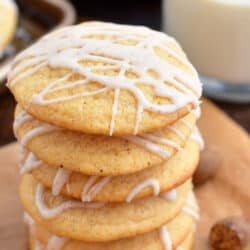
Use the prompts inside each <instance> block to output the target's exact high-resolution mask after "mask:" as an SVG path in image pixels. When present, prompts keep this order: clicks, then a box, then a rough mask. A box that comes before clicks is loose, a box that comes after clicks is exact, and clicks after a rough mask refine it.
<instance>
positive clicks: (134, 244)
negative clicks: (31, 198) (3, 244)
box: [29, 212, 194, 250]
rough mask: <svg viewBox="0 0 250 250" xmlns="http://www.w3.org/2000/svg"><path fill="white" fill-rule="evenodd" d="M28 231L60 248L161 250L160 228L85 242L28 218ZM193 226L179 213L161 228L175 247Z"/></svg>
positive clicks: (39, 239) (70, 249) (190, 221)
mask: <svg viewBox="0 0 250 250" xmlns="http://www.w3.org/2000/svg"><path fill="white" fill-rule="evenodd" d="M30 220H31V222H30V225H29V231H30V236H31V237H34V238H36V239H37V240H38V241H40V242H41V243H42V244H43V245H44V246H47V247H48V246H50V247H52V246H56V244H58V245H61V248H60V250H123V249H129V250H138V249H143V250H162V249H163V240H162V238H161V232H160V231H161V229H157V230H154V231H152V232H149V233H146V234H143V235H138V236H135V237H131V238H127V239H123V240H116V241H111V242H105V243H86V242H83V241H77V240H70V239H67V238H63V237H58V236H55V235H52V234H51V233H50V232H49V231H47V230H46V229H45V228H44V227H42V226H41V225H39V224H37V223H34V221H32V219H30ZM193 226H194V222H193V219H192V218H191V217H190V216H188V215H186V214H185V213H183V212H182V213H180V214H179V215H178V216H177V217H176V218H175V219H174V220H172V221H171V222H169V223H168V224H167V225H166V226H163V228H166V229H167V231H166V232H167V233H168V235H169V238H170V239H171V243H172V247H173V249H175V248H176V247H178V246H179V245H182V244H183V243H184V241H185V240H186V239H187V238H188V237H189V235H190V234H192V228H193Z"/></svg>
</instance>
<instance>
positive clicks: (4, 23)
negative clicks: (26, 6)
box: [0, 0, 17, 56]
mask: <svg viewBox="0 0 250 250" xmlns="http://www.w3.org/2000/svg"><path fill="white" fill-rule="evenodd" d="M0 17H1V18H0V34H1V35H0V56H1V53H2V52H3V49H4V48H6V47H7V46H8V45H9V43H10V41H11V40H12V38H13V36H14V34H15V31H16V25H17V7H16V5H15V3H14V1H12V0H1V1H0Z"/></svg>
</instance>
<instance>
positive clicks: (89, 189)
mask: <svg viewBox="0 0 250 250" xmlns="http://www.w3.org/2000/svg"><path fill="white" fill-rule="evenodd" d="M110 179H111V176H106V177H98V176H91V177H89V179H88V181H87V182H86V184H85V185H84V188H83V191H82V195H81V199H82V201H83V202H91V201H92V200H93V199H94V197H95V196H96V194H97V193H98V192H99V191H100V190H101V189H102V188H103V187H104V186H105V185H106V184H107V183H108V182H109V181H110ZM97 180H98V181H97ZM96 181H97V182H96Z"/></svg>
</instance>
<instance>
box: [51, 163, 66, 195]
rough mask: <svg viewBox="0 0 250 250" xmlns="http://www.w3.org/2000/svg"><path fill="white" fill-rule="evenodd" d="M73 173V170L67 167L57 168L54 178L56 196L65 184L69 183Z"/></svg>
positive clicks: (53, 190) (53, 186)
mask: <svg viewBox="0 0 250 250" xmlns="http://www.w3.org/2000/svg"><path fill="white" fill-rule="evenodd" d="M70 175H71V171H69V170H67V169H65V168H59V169H58V170H57V173H56V176H55V178H54V180H53V184H52V194H53V195H54V196H57V195H59V194H60V192H61V190H62V188H63V186H64V184H66V183H67V181H68V179H69V177H70Z"/></svg>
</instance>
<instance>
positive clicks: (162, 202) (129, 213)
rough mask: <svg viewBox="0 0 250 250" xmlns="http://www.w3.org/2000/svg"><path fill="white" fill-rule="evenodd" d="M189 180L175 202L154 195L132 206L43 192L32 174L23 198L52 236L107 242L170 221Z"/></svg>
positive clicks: (182, 201)
mask: <svg viewBox="0 0 250 250" xmlns="http://www.w3.org/2000/svg"><path fill="white" fill-rule="evenodd" d="M190 190H191V184H190V181H187V182H186V183H185V184H183V185H182V186H180V187H179V188H178V189H177V196H176V199H175V200H170V199H169V197H165V196H162V195H160V196H155V197H148V198H144V199H140V200H137V201H133V202H131V203H126V202H124V203H100V202H99V203H98V202H89V203H82V202H79V201H76V200H74V201H73V200H69V199H67V198H65V197H63V196H56V197H55V196H53V195H52V194H51V192H50V191H49V190H44V188H43V186H42V185H41V184H39V183H38V182H37V181H36V180H35V179H34V178H33V177H32V175H30V174H26V175H24V176H23V177H22V178H21V185H20V198H21V202H22V204H23V206H24V209H25V210H26V211H27V212H28V213H29V214H30V215H31V216H32V217H33V218H34V219H35V221H36V222H37V223H39V224H41V225H42V226H44V227H45V228H46V229H47V230H49V231H51V232H52V233H53V234H57V235H59V236H64V237H67V238H71V239H77V240H82V241H86V242H106V241H111V240H117V239H123V238H128V237H132V236H135V235H140V234H143V233H146V232H150V231H152V230H154V229H156V228H159V227H161V226H162V225H164V224H166V223H168V222H169V221H171V220H172V219H173V218H174V217H175V216H176V215H177V214H178V212H180V210H181V209H182V208H183V206H184V204H185V202H186V200H187V199H188V193H189V192H190Z"/></svg>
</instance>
